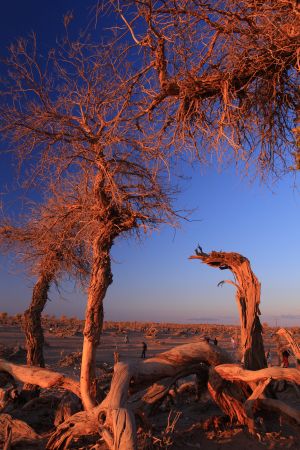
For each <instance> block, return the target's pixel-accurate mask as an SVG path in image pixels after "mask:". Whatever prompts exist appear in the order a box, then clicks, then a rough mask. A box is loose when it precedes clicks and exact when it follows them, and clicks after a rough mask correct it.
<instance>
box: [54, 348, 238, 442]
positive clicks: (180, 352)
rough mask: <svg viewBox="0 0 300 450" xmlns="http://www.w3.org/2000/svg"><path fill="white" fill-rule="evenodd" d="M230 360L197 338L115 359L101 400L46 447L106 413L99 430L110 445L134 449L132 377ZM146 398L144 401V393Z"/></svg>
mask: <svg viewBox="0 0 300 450" xmlns="http://www.w3.org/2000/svg"><path fill="white" fill-rule="evenodd" d="M230 361H231V356H230V355H229V354H228V353H227V352H226V351H225V350H222V349H221V348H220V347H217V346H216V345H211V344H208V343H207V342H203V341H200V342H197V343H190V344H185V345H180V346H177V347H174V348H172V349H171V350H169V351H167V352H163V353H160V354H158V355H156V356H155V357H154V358H149V359H146V360H142V361H139V362H138V363H136V364H130V365H129V364H125V363H117V364H116V365H115V367H114V376H113V379H112V383H111V388H110V391H109V393H108V395H107V397H106V398H105V399H104V400H103V402H102V403H101V404H100V405H98V406H97V407H95V408H92V409H90V410H88V411H85V412H83V413H77V414H75V415H74V416H72V417H70V419H68V420H67V421H65V422H64V423H62V424H61V425H60V426H59V427H58V428H57V430H56V431H55V433H54V434H53V435H52V436H51V438H50V440H49V442H48V444H47V449H51V450H62V449H64V448H65V446H66V445H69V444H70V442H71V441H72V439H73V437H75V436H81V435H85V434H94V433H97V432H98V431H99V417H100V416H101V415H103V416H104V417H105V419H104V423H103V425H102V434H103V438H104V439H105V441H106V443H107V445H108V446H109V448H113V449H118V450H120V449H124V450H125V449H126V450H130V449H134V448H135V446H136V441H135V433H134V429H135V421H134V416H133V414H132V412H131V408H134V409H135V405H134V403H135V401H137V402H138V399H137V398H136V395H135V396H134V397H133V400H134V401H133V402H131V399H127V396H128V388H129V382H130V380H131V379H133V380H134V382H135V384H142V383H145V384H148V385H149V384H152V383H153V382H156V381H158V380H160V379H163V378H167V377H171V378H173V379H174V378H176V377H177V376H179V375H181V374H183V373H186V374H188V373H196V372H197V370H199V365H200V363H206V364H207V365H217V364H222V363H225V362H230ZM158 398H160V396H159V395H158ZM145 400H146V401H147V398H146V397H145Z"/></svg>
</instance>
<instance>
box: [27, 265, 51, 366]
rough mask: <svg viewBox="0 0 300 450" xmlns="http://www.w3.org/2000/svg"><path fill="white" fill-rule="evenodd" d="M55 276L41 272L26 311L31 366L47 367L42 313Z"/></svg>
mask: <svg viewBox="0 0 300 450" xmlns="http://www.w3.org/2000/svg"><path fill="white" fill-rule="evenodd" d="M53 278H54V276H53V274H49V273H41V274H40V277H39V279H38V281H37V282H36V284H35V286H34V288H33V293H32V300H31V303H30V306H29V308H28V309H27V310H26V311H25V313H24V331H25V339H26V348H27V364H28V365H29V366H39V367H45V360H44V354H43V345H44V333H43V328H42V324H41V315H42V312H43V310H44V307H45V305H46V302H47V298H48V291H49V288H50V283H51V282H52V281H53Z"/></svg>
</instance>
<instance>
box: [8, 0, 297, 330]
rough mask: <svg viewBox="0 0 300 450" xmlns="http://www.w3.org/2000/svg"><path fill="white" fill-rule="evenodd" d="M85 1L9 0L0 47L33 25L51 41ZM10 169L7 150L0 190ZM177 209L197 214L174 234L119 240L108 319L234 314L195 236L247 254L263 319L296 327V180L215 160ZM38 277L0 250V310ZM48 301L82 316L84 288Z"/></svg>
mask: <svg viewBox="0 0 300 450" xmlns="http://www.w3.org/2000/svg"><path fill="white" fill-rule="evenodd" d="M83 4H84V5H83ZM89 4H90V5H92V2H80V1H79V0H78V1H74V0H72V1H71V0H65V1H64V2H60V1H58V0H55V1H51V2H50V1H48V0H47V1H44V2H43V3H41V2H38V1H37V0H31V1H26V2H23V1H21V0H19V1H14V0H11V1H10V2H6V3H5V5H2V15H1V19H0V20H1V27H0V51H1V53H2V54H3V52H5V46H7V45H8V43H9V42H10V41H11V40H12V39H14V38H15V37H16V36H22V35H26V34H27V33H28V32H30V31H32V30H34V31H36V32H37V37H38V40H40V41H41V43H42V44H43V45H45V47H47V46H49V45H51V44H54V41H55V37H56V36H57V34H59V33H60V31H61V30H62V16H63V14H64V12H66V11H68V10H69V9H73V10H74V13H75V18H76V17H77V18H78V21H80V18H81V17H83V16H84V15H85V14H86V11H88V5H89ZM11 173H12V170H11V161H10V160H9V158H3V157H1V168H0V176H1V180H0V181H1V187H0V190H1V191H2V192H3V190H4V189H5V183H6V182H7V181H8V179H9V177H10V175H11ZM298 178H299V177H298ZM178 207H185V208H195V211H194V213H193V216H192V217H193V219H194V221H191V222H185V223H183V224H182V227H181V229H177V230H176V231H175V230H172V229H169V228H167V227H165V228H163V229H162V230H161V231H160V232H159V233H154V234H153V235H152V236H148V237H147V238H146V239H145V240H144V241H143V242H141V243H138V242H136V241H134V240H119V241H118V242H116V244H115V246H114V248H113V260H114V262H113V273H114V282H113V285H112V286H111V287H110V288H109V292H108V295H107V299H106V301H105V313H106V318H107V319H111V320H151V321H178V322H186V323H193V322H206V321H207V322H217V321H219V322H220V321H224V322H227V323H228V322H233V321H235V320H237V309H236V306H235V292H234V289H233V287H232V286H229V285H225V286H224V287H222V288H218V287H217V283H218V282H219V281H220V280H222V279H224V277H225V278H231V274H230V273H229V272H228V271H222V272H221V271H219V270H215V269H213V268H209V267H207V266H205V265H203V264H201V263H200V262H198V261H189V260H188V257H189V255H191V254H192V253H193V252H194V249H195V248H196V246H197V243H198V242H199V243H200V245H201V246H202V247H203V249H204V250H205V251H211V250H224V251H235V252H239V253H241V254H243V255H244V256H246V257H248V258H249V259H250V261H251V264H252V268H253V270H254V272H255V274H256V275H257V277H258V278H259V280H260V281H261V283H262V298H261V300H262V305H261V310H262V313H263V317H262V320H263V321H264V320H266V321H268V322H270V323H275V320H277V323H278V324H280V325H297V324H299V322H300V304H299V286H298V282H299V265H300V262H299V257H298V255H299V254H300V239H299V222H300V220H299V219H300V193H299V191H298V190H297V189H295V187H294V179H293V178H292V177H285V178H284V179H282V180H280V181H278V182H277V183H276V184H275V185H272V186H271V187H270V186H269V187H266V186H264V185H260V184H259V183H258V182H256V181H254V182H252V183H250V181H249V180H247V179H242V178H241V176H239V175H238V174H236V171H235V170H234V169H231V168H227V169H226V170H224V171H223V172H222V173H220V172H219V171H218V170H217V169H216V168H215V167H210V168H203V170H202V171H201V172H200V170H199V169H197V170H196V171H195V172H194V173H193V177H192V180H191V181H189V182H188V183H187V186H186V187H185V189H184V192H183V193H182V194H181V195H180V196H179V198H178ZM33 282H34V281H33V280H29V279H28V278H26V277H24V276H23V274H22V268H20V267H19V268H15V267H13V265H12V264H10V261H9V260H8V259H7V258H3V257H1V258H0V283H1V292H0V310H3V311H4V310H6V311H8V312H11V313H16V312H22V311H23V310H24V309H25V308H26V306H27V305H28V303H29V301H30V295H31V288H32V286H33ZM50 298H51V301H50V302H49V305H48V307H47V311H46V312H48V313H50V314H56V315H61V314H67V315H77V316H80V317H83V314H84V306H85V294H82V293H80V292H77V291H74V289H73V286H72V284H71V283H64V285H63V287H62V289H61V296H59V295H58V294H57V292H56V291H55V290H52V292H51V294H50Z"/></svg>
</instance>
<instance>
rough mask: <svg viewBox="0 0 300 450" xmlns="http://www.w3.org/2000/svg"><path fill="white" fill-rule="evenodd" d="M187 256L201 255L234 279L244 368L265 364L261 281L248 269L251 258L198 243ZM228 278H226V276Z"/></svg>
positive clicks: (203, 259) (210, 264)
mask: <svg viewBox="0 0 300 450" xmlns="http://www.w3.org/2000/svg"><path fill="white" fill-rule="evenodd" d="M190 259H200V260H201V261H202V262H203V263H205V264H208V265H209V266H211V267H217V268H219V269H221V270H224V269H229V270H231V272H232V273H233V275H234V278H235V282H234V283H233V282H231V281H230V280H229V282H230V283H231V284H234V286H235V287H236V300H237V305H238V309H239V315H240V323H241V350H242V353H243V361H244V365H245V368H246V369H250V370H257V369H262V368H263V367H267V361H266V358H265V352H264V345H263V339H262V326H261V323H260V320H259V315H260V310H259V303H260V283H259V281H258V279H257V278H256V276H255V275H254V273H253V272H252V270H251V266H250V262H249V260H248V259H247V258H245V257H244V256H242V255H240V254H239V253H227V252H214V251H213V252H211V253H204V252H203V251H202V249H201V247H199V250H198V249H197V250H196V255H192V256H190ZM226 282H228V280H226Z"/></svg>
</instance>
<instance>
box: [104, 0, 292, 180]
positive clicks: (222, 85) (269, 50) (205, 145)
mask: <svg viewBox="0 0 300 450" xmlns="http://www.w3.org/2000/svg"><path fill="white" fill-rule="evenodd" d="M99 3H100V5H99ZM99 3H98V5H99V11H102V10H101V7H102V8H105V6H106V7H109V8H110V11H111V10H112V9H113V11H114V13H115V23H116V24H117V25H118V29H119V30H120V35H121V36H122V39H123V41H126V39H127V42H128V54H129V55H132V54H134V56H135V60H136V67H137V72H138V73H141V72H142V69H143V70H144V71H143V73H142V74H141V76H140V79H139V83H138V84H139V86H138V87H137V89H139V90H140V92H143V95H142V96H141V97H140V100H139V105H138V108H137V109H136V116H135V117H136V119H137V120H138V121H139V126H140V127H141V129H142V131H143V132H144V133H146V132H147V130H148V129H151V123H153V122H155V121H156V122H157V127H156V129H155V132H156V138H157V140H158V141H161V142H164V143H166V141H168V142H169V144H170V145H174V146H175V147H176V148H177V149H178V148H179V149H180V150H181V151H183V150H184V149H186V148H189V149H190V150H191V152H196V155H197V156H198V157H199V158H200V160H201V162H205V161H207V160H208V158H211V152H213V153H215V155H216V161H218V162H220V161H224V160H235V161H238V162H239V168H241V167H242V166H243V167H244V169H245V170H246V171H249V167H250V166H251V163H252V165H253V166H254V168H255V169H256V171H257V173H258V174H260V176H261V177H262V178H263V179H265V178H267V176H268V175H269V174H270V173H271V174H272V173H274V174H275V175H277V174H278V173H282V172H283V173H286V172H287V171H290V170H292V169H293V168H294V169H295V168H299V148H297V142H296V141H297V136H298V134H299V133H298V134H297V132H295V133H294V126H295V125H296V126H297V125H298V126H299V104H300V101H299V89H298V76H299V53H298V52H299V38H300V31H299V30H300V9H299V4H298V2H297V1H295V0H267V1H264V2H258V1H256V0H251V1H246V0H242V1H240V0H225V1H221V0H213V1H210V2H203V1H202V0H195V1H193V2H187V1H186V0H177V1H176V4H175V3H174V1H173V0H166V1H164V2H156V1H154V0H149V1H147V2H141V1H139V0H136V1H135V0H133V1H130V0H129V1H126V0H124V1H121V2H118V6H117V5H116V4H115V3H114V2H112V1H111V0H103V1H102V2H99ZM111 16H113V13H112V12H111ZM114 30H115V29H114ZM120 35H118V38H119V39H120ZM129 44H130V45H129ZM133 49H134V50H133ZM139 55H141V57H140V58H139ZM138 62H139V64H138ZM286 117H289V118H290V120H286ZM146 118H149V120H148V122H150V125H149V124H148V122H147V120H146ZM143 120H145V124H143ZM293 121H294V123H293Z"/></svg>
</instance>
